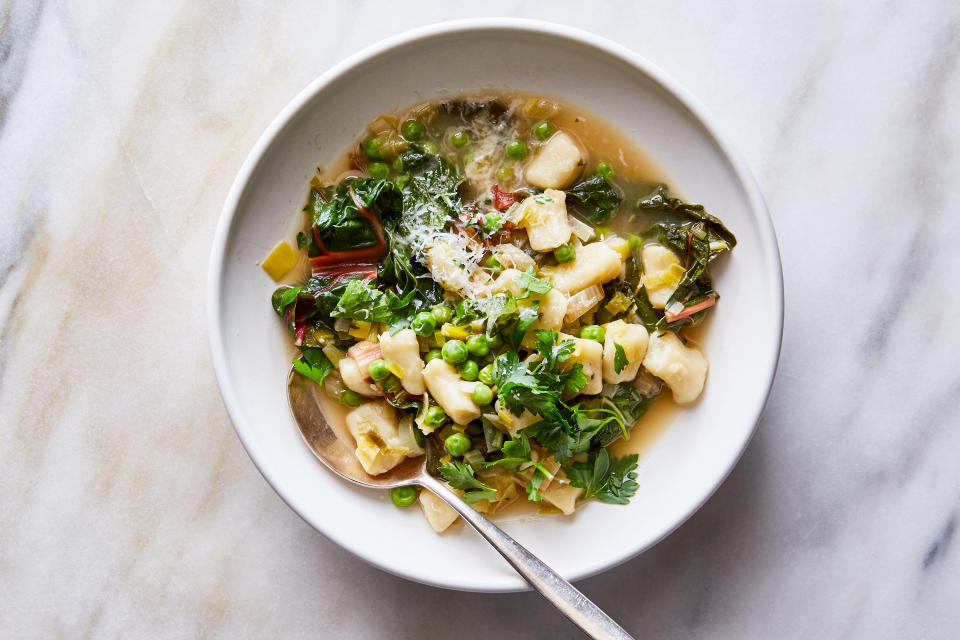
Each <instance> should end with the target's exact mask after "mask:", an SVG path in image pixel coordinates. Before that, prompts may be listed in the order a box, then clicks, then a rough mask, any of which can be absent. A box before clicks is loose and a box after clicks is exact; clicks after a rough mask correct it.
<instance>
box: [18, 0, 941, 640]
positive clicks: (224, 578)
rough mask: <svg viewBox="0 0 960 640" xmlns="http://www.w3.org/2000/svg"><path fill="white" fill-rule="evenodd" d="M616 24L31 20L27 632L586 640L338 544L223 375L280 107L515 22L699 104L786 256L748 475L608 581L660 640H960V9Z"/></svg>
mask: <svg viewBox="0 0 960 640" xmlns="http://www.w3.org/2000/svg"><path fill="white" fill-rule="evenodd" d="M583 6H584V5H583V4H582V3H572V2H554V3H502V2H491V3H484V4H483V5H482V6H479V5H478V6H470V7H467V6H463V7H458V6H456V5H454V4H450V3H441V2H436V1H431V2H424V3H418V4H417V5H415V6H412V5H411V6H405V5H401V4H397V3H379V2H361V3H352V4H349V5H348V4H346V3H342V4H338V3H325V4H320V5H315V4H313V3H305V2H304V3H289V4H283V5H282V6H276V5H275V3H272V4H270V5H263V6H255V5H250V6H237V5H234V4H231V3H193V2H184V1H179V2H169V3H160V4H154V5H140V6H134V5H133V4H122V5H119V6H114V7H109V8H108V7H106V6H100V5H92V4H90V3H87V4H86V6H83V5H80V4H70V3H55V2H46V3H35V2H13V3H8V4H7V5H5V6H3V7H0V186H2V188H0V222H2V224H0V462H2V467H3V470H4V473H3V474H0V489H2V497H3V509H2V510H0V602H2V603H3V606H2V609H3V615H2V616H0V636H2V637H44V638H46V637H71V638H72V637H119V636H125V637H197V636H203V637H208V636H210V637H316V636H321V637H353V638H379V637H409V638H446V637H452V636H456V637H462V638H470V637H478V638H479V637H498V638H530V637H576V633H575V631H574V630H573V629H572V627H570V626H569V625H568V623H566V622H565V621H564V620H562V619H560V618H559V617H558V616H557V615H556V614H555V613H553V612H552V611H551V610H550V608H549V606H548V605H546V604H544V603H543V602H541V601H540V600H539V599H538V597H537V596H535V595H533V594H514V595H469V594H460V593H452V592H444V591H440V590H437V589H433V588H430V587H424V586H420V585H416V584H412V583H408V582H405V581H403V580H401V579H398V578H394V577H392V576H389V575H386V574H384V573H382V572H380V571H378V570H377V569H373V568H371V567H369V566H367V565H365V564H363V563H362V562H360V561H359V560H357V559H355V558H353V557H352V556H350V555H348V554H346V553H345V552H342V551H340V550H339V549H338V548H337V547H335V546H334V545H333V544H332V543H331V542H329V541H328V540H326V539H325V538H323V537H322V536H321V535H319V534H317V533H316V532H314V531H313V530H312V529H310V528H309V527H308V526H307V525H305V524H304V523H303V522H302V521H300V520H299V519H298V518H297V517H296V516H295V514H293V513H292V512H291V511H290V510H289V509H287V507H286V506H284V504H283V503H282V502H281V501H280V500H279V498H277V497H276V496H275V495H274V494H273V492H272V491H271V490H270V488H269V487H268V485H267V484H266V482H264V481H263V480H262V479H261V478H260V476H259V475H258V473H257V471H256V469H255V468H254V467H253V465H252V464H251V463H250V462H249V460H248V459H247V457H246V455H245V454H244V452H243V450H242V448H241V447H240V445H239V443H238V441H237V440H236V438H235V437H234V435H233V432H232V429H231V427H230V424H229V421H228V420H227V417H226V414H225V412H224V411H223V408H222V405H221V403H220V399H219V396H218V393H217V390H216V384H215V382H214V379H213V375H212V371H211V367H210V363H209V359H208V355H207V344H206V335H205V323H204V315H203V314H204V311H203V302H202V301H203V289H204V281H205V275H206V264H207V257H208V252H209V247H210V243H211V239H212V234H213V229H214V226H215V223H216V218H217V216H218V214H219V211H220V208H221V205H222V202H223V199H224V197H225V194H226V192H227V190H228V188H229V185H230V183H231V181H232V180H233V176H234V174H235V172H236V170H237V169H238V167H239V165H240V163H241V161H242V159H243V158H244V156H245V155H246V153H247V151H248V150H249V148H250V146H251V145H252V144H253V142H254V140H255V139H256V137H257V136H258V135H259V134H260V132H261V131H262V130H263V128H264V127H265V126H266V124H267V123H268V122H269V121H270V120H271V119H272V118H273V116H274V115H275V114H276V112H277V111H278V110H279V109H280V108H281V107H282V106H283V105H284V104H285V103H286V102H287V101H288V100H289V99H290V97H291V96H293V95H294V94H295V93H296V92H297V91H299V90H300V89H301V88H302V87H303V86H304V85H305V84H306V83H307V82H309V81H310V80H311V79H312V78H313V77H315V76H316V75H317V74H319V73H320V72H321V71H322V70H324V69H325V68H327V67H329V66H330V65H331V64H333V63H334V62H336V61H338V60H340V59H342V58H343V57H345V56H346V55H348V54H350V53H353V52H354V51H357V50H359V49H360V48H362V47H364V46H366V45H368V44H371V43H372V42H374V41H376V40H378V39H380V38H383V37H385V36H388V35H392V34H394V33H398V32H400V31H402V30H405V29H407V28H411V27H414V26H418V25H421V24H426V23H429V22H433V21H439V20H444V19H451V18H457V17H468V16H479V15H504V14H507V15H516V16H519V17H540V18H547V19H551V20H556V21H559V22H565V23H568V24H571V25H575V26H579V27H582V28H585V29H588V30H591V31H594V32H596V33H599V34H602V35H605V36H607V37H609V38H611V39H613V40H616V41H619V42H621V43H623V44H625V45H626V46H628V47H631V48H633V49H635V50H637V51H638V52H640V53H641V54H643V55H645V56H647V57H648V58H650V59H651V60H653V61H654V62H655V63H656V64H658V65H659V66H661V67H663V68H664V69H666V70H668V71H669V72H670V73H671V74H672V75H674V76H675V77H676V78H677V79H678V80H679V81H680V82H681V83H683V84H684V85H686V86H687V87H688V88H689V89H690V90H691V91H692V92H693V93H694V94H695V95H697V96H698V98H699V99H700V101H701V102H702V103H704V104H705V106H706V107H707V108H708V110H709V111H710V112H711V113H712V114H713V115H714V118H715V120H716V122H717V123H718V124H719V125H720V127H721V129H723V130H725V131H726V132H728V134H729V136H730V137H731V138H732V139H733V140H734V141H735V143H736V144H738V146H739V147H740V148H741V150H742V151H743V153H744V155H745V156H746V157H747V160H748V161H749V163H750V164H751V166H752V167H753V168H754V171H755V172H756V174H757V176H758V179H759V181H760V183H761V187H762V189H763V191H764V193H765V195H766V197H767V200H768V204H769V206H770V210H771V213H772V215H773V217H774V222H775V224H776V227H777V231H778V235H779V238H780V246H781V252H782V256H783V265H784V277H785V286H786V300H787V308H786V312H787V314H786V326H785V334H784V343H783V356H782V359H781V366H780V371H779V374H778V377H777V381H776V383H775V386H774V390H773V394H772V396H771V398H770V402H769V404H768V406H767V409H766V411H765V413H764V417H763V419H762V421H761V425H760V428H759V431H758V434H757V436H756V437H755V439H754V441H753V442H752V443H751V445H750V448H749V449H748V451H747V452H746V454H745V456H744V458H743V460H742V461H741V463H740V464H739V466H738V467H737V468H736V469H735V470H734V472H733V473H732V475H731V476H730V478H729V479H728V480H727V482H726V483H725V484H724V485H723V486H722V487H721V489H720V490H719V491H718V493H717V494H716V495H715V496H714V497H713V498H712V499H711V500H710V501H709V502H708V503H707V505H706V506H705V507H704V508H703V509H702V510H701V511H700V512H699V513H697V514H696V515H695V516H694V517H693V518H692V519H691V520H690V521H689V522H688V523H687V524H685V525H684V526H683V527H681V528H680V530H679V531H677V532H676V533H675V534H674V535H672V536H671V537H670V538H668V539H667V540H665V541H664V542H662V543H661V544H660V545H658V546H657V547H656V548H654V549H653V550H652V551H650V552H648V553H646V554H644V555H643V556H641V557H639V558H637V559H635V560H633V561H631V562H629V563H627V564H625V565H623V566H621V567H618V568H616V569H614V570H612V571H610V572H608V573H606V574H604V575H602V576H598V577H595V578H592V579H589V580H586V581H583V582H582V583H581V584H580V585H579V586H580V587H581V588H582V589H583V591H584V592H585V593H586V594H587V595H588V596H589V597H591V598H592V599H594V600H595V601H596V602H597V603H598V604H600V605H601V606H603V607H605V608H606V609H607V611H608V612H609V613H610V614H611V615H613V616H614V617H615V618H616V619H617V620H618V621H620V622H621V623H622V624H623V625H624V626H625V627H626V628H627V629H628V630H630V631H631V632H632V633H634V634H635V635H636V636H637V637H639V638H648V637H658V638H687V637H694V638H774V637H775V638H807V637H824V638H840V637H851V638H951V637H956V634H957V629H958V628H960V610H958V608H957V603H958V602H960V577H958V576H960V550H958V542H957V536H956V527H957V518H958V511H960V464H958V462H957V459H958V457H957V452H958V451H960V431H958V426H960V424H958V419H957V417H956V413H955V410H956V407H957V404H958V401H960V367H958V364H957V358H958V354H960V339H958V338H957V334H956V331H955V328H954V327H955V324H956V323H955V318H956V317H957V316H958V313H960V289H958V286H957V284H956V280H955V274H957V273H960V252H958V251H956V250H955V249H954V245H955V243H956V238H958V237H960V216H958V212H960V187H958V185H960V179H958V178H960V119H958V117H957V114H960V6H958V5H957V4H956V3H951V2H931V3H924V4H922V5H916V4H906V3H884V4H880V3H861V4H836V3H830V2H813V3H807V2H804V3H801V2H792V3H765V4H760V5H758V4H756V3H751V2H744V1H738V2H734V3H716V4H712V5H700V4H696V3H684V2H681V3H661V4H657V5H640V4H635V3H629V2H611V3H604V4H603V5H602V8H595V9H591V10H589V11H584V10H583ZM598 7H601V5H598Z"/></svg>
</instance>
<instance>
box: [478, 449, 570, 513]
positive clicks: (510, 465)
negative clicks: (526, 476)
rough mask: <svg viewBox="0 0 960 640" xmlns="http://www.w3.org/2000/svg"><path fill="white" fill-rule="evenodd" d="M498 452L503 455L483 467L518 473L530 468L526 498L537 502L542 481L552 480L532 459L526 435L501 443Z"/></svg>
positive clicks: (549, 474) (541, 466)
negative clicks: (501, 446)
mask: <svg viewBox="0 0 960 640" xmlns="http://www.w3.org/2000/svg"><path fill="white" fill-rule="evenodd" d="M500 452H501V453H502V454H503V457H502V458H500V459H499V460H496V461H494V462H487V463H484V465H483V467H484V468H487V467H493V466H501V467H503V468H504V469H508V470H510V471H515V472H520V473H522V472H524V471H526V470H528V469H531V468H532V469H533V473H532V474H531V476H530V480H529V481H528V482H527V486H526V490H527V497H528V498H529V499H530V500H532V501H534V502H539V501H540V499H541V495H540V486H541V485H542V484H543V481H544V480H546V479H548V478H550V479H552V478H553V474H552V473H550V472H549V471H547V470H546V468H544V466H543V465H542V464H540V463H539V462H535V461H534V460H533V459H532V453H533V448H532V447H531V446H530V438H529V437H527V434H525V433H520V434H519V437H517V438H514V439H513V440H507V441H506V442H504V443H503V448H502V449H500Z"/></svg>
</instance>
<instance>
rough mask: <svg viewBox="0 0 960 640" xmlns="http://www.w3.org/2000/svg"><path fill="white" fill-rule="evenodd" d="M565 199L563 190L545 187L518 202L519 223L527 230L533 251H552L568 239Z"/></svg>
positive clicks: (568, 230)
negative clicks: (541, 190) (539, 192)
mask: <svg viewBox="0 0 960 640" xmlns="http://www.w3.org/2000/svg"><path fill="white" fill-rule="evenodd" d="M566 201H567V194H565V193H564V192H563V191H557V190H556V189H547V190H546V191H544V192H543V193H541V194H539V195H535V196H530V197H529V198H527V199H526V200H524V201H523V202H522V203H521V204H520V207H521V213H520V225H521V226H522V227H523V228H525V229H526V230H527V238H528V239H529V241H530V246H531V247H533V249H534V251H541V252H546V251H553V250H554V249H556V248H557V247H559V246H560V245H562V244H566V243H567V241H569V240H570V234H571V233H572V231H571V230H570V223H569V222H568V220H567V205H566Z"/></svg>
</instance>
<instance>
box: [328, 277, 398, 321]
mask: <svg viewBox="0 0 960 640" xmlns="http://www.w3.org/2000/svg"><path fill="white" fill-rule="evenodd" d="M394 299H395V300H396V301H397V302H400V299H399V298H396V296H394ZM395 304H396V303H395ZM330 315H331V316H332V317H334V318H351V319H353V320H362V321H364V322H389V321H390V319H391V318H392V316H393V310H392V309H391V305H390V304H389V298H388V296H387V295H386V294H384V293H383V292H382V291H380V290H379V289H377V288H376V287H372V286H370V285H368V284H366V283H365V282H363V281H362V280H351V281H350V282H349V284H347V288H346V290H344V292H343V295H341V296H340V299H339V300H338V301H337V307H336V308H335V309H334V310H333V311H331V312H330Z"/></svg>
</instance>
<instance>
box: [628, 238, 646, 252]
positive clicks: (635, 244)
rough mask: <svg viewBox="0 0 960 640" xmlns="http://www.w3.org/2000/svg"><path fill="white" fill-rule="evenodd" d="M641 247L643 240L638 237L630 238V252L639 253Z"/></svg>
mask: <svg viewBox="0 0 960 640" xmlns="http://www.w3.org/2000/svg"><path fill="white" fill-rule="evenodd" d="M641 247H643V239H642V238H641V237H640V236H630V250H631V251H640V249H641Z"/></svg>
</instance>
